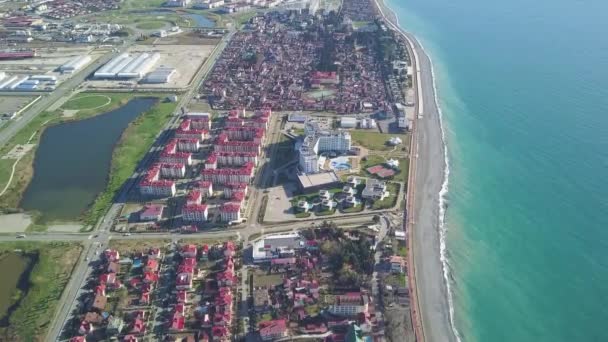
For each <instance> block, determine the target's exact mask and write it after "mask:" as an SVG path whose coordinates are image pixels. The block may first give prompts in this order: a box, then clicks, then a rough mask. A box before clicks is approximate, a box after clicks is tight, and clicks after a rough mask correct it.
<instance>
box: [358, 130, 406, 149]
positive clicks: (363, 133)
mask: <svg viewBox="0 0 608 342" xmlns="http://www.w3.org/2000/svg"><path fill="white" fill-rule="evenodd" d="M350 135H351V137H352V139H353V143H354V144H355V145H359V146H363V147H365V148H367V149H370V150H376V151H390V150H393V149H394V148H395V146H389V145H387V143H386V142H387V141H388V140H389V139H390V138H392V137H399V138H401V140H403V144H401V145H398V146H397V149H401V148H403V147H406V148H407V147H409V141H410V140H409V135H407V134H384V133H379V132H372V131H367V130H351V131H350Z"/></svg>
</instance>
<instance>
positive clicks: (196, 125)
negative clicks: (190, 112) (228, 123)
mask: <svg viewBox="0 0 608 342" xmlns="http://www.w3.org/2000/svg"><path fill="white" fill-rule="evenodd" d="M190 127H191V128H192V129H204V130H210V129H211V121H210V120H209V118H200V119H192V120H191V121H190Z"/></svg>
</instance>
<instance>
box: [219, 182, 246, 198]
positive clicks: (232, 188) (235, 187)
mask: <svg viewBox="0 0 608 342" xmlns="http://www.w3.org/2000/svg"><path fill="white" fill-rule="evenodd" d="M247 189H248V187H247V183H226V184H225V185H224V197H225V198H232V195H234V193H235V192H242V193H243V194H244V195H245V196H247Z"/></svg>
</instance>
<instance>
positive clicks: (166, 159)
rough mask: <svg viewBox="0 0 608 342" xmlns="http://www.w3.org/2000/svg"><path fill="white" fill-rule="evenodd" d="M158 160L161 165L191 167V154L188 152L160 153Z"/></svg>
mask: <svg viewBox="0 0 608 342" xmlns="http://www.w3.org/2000/svg"><path fill="white" fill-rule="evenodd" d="M158 160H159V161H160V162H161V163H170V164H185V165H192V153H190V152H175V153H167V152H162V153H161V154H160V158H158Z"/></svg>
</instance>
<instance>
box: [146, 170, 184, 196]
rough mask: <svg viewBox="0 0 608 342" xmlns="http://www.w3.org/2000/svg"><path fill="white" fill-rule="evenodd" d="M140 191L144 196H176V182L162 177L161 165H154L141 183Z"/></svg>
mask: <svg viewBox="0 0 608 342" xmlns="http://www.w3.org/2000/svg"><path fill="white" fill-rule="evenodd" d="M139 191H140V193H141V194H142V195H144V196H175V182H173V181H170V180H162V179H160V167H159V166H158V165H154V166H152V167H151V168H150V169H149V170H148V171H147V172H146V175H145V176H144V179H143V180H142V181H141V182H140V183H139Z"/></svg>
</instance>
